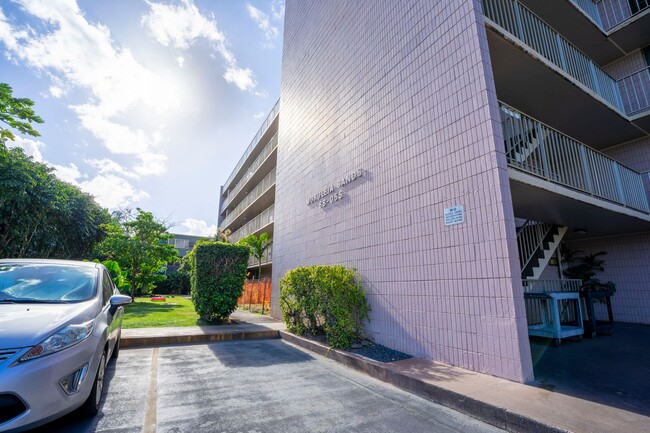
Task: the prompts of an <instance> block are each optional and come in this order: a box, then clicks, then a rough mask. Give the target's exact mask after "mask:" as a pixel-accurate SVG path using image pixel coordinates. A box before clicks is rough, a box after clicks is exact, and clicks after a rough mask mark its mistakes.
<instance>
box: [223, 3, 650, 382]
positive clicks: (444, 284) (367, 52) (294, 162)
mask: <svg viewBox="0 0 650 433" xmlns="http://www.w3.org/2000/svg"><path fill="white" fill-rule="evenodd" d="M649 28H650V10H649V9H648V8H647V5H646V4H645V3H643V2H641V3H639V1H638V0H630V1H628V0H602V1H599V2H593V1H591V0H555V1H549V2H537V1H534V0H521V1H517V0H483V1H482V2H481V1H478V0H449V1H446V2H431V1H426V0H405V1H398V2H395V1H388V0H385V1H366V2H364V1H354V2H353V1H345V0H340V1H328V2H323V1H317V0H313V1H308V0H294V1H289V0H288V1H287V4H286V14H285V32H284V52H283V64H282V68H283V69H282V86H281V101H282V121H281V122H279V124H278V125H277V126H276V128H277V144H276V146H277V148H274V150H273V152H274V157H273V158H274V161H275V163H274V167H273V169H272V170H271V171H270V172H269V173H271V172H272V173H273V180H274V182H273V197H274V200H273V202H264V203H265V204H264V205H261V204H260V206H258V207H257V210H256V211H255V212H253V214H256V215H260V214H261V213H260V211H261V210H263V208H265V207H264V206H266V205H269V206H270V205H273V209H274V211H273V212H272V214H273V218H272V219H273V238H274V251H273V267H272V276H273V284H274V287H277V283H278V280H279V278H280V277H281V276H282V275H283V274H284V273H285V272H286V271H287V270H289V269H293V268H295V267H297V266H302V265H310V264H345V265H348V266H353V267H355V268H357V269H358V272H359V273H360V274H361V275H362V276H363V277H364V286H365V288H366V290H367V297H368V299H369V301H370V304H371V306H372V312H371V320H370V324H369V326H368V328H367V331H368V333H369V334H370V336H371V337H372V338H373V339H374V340H375V341H377V342H378V343H381V344H384V345H386V346H389V347H391V348H394V349H397V350H401V351H404V352H407V353H409V354H412V355H415V356H420V357H426V358H429V359H433V360H438V361H441V362H445V363H449V364H453V365H457V366H460V367H464V368H467V369H471V370H474V371H479V372H483V373H488V374H492V375H496V376H500V377H504V378H508V379H511V380H515V381H520V382H525V381H530V380H532V379H533V368H532V362H531V355H530V348H529V343H528V324H529V319H530V318H529V317H527V312H526V305H525V301H524V291H525V290H527V288H530V287H532V286H534V284H538V283H539V284H541V282H542V281H544V284H545V285H547V286H553V284H561V283H560V280H561V279H562V278H563V277H562V275H561V272H560V271H559V269H560V267H553V266H548V262H549V261H550V260H551V259H552V257H553V256H558V254H557V247H558V245H559V244H560V243H564V244H565V245H567V246H569V247H570V248H572V249H580V250H583V251H586V252H597V251H607V253H608V255H607V256H606V272H605V274H604V275H602V276H601V279H603V280H605V281H606V280H612V281H615V282H616V284H617V293H616V295H615V296H614V297H613V299H612V301H613V304H614V310H615V314H616V319H617V320H621V321H627V322H635V323H650V287H649V283H648V282H649V281H650V266H649V265H650V207H649V206H648V197H649V195H650V194H649V192H648V191H650V178H649V176H648V172H649V170H650V72H649V69H648V60H649V58H650V56H649V55H648V50H647V49H646V47H648V46H649V45H650V32H649V31H648V29H649ZM272 114H273V113H272ZM275 118H276V119H277V115H275ZM267 122H268V120H267ZM272 134H275V132H273V133H272ZM258 135H260V134H259V133H258ZM268 138H269V139H270V137H268ZM251 146H252V148H253V149H257V148H262V146H266V144H263V143H262V141H261V139H259V140H258V141H257V142H256V143H255V144H253V143H252V144H251ZM254 151H255V150H253V151H251V152H250V154H249V155H248V156H246V154H245V155H244V157H243V158H242V160H243V162H242V161H240V164H238V168H237V169H236V170H235V171H234V172H233V175H231V179H229V182H228V183H227V184H226V185H225V186H224V188H223V189H222V205H221V207H220V210H221V215H220V221H222V218H227V215H233V216H232V217H231V219H230V220H227V219H226V220H223V221H226V222H228V223H229V222H230V221H235V220H237V221H238V222H237V223H236V224H234V225H232V226H229V225H228V224H222V228H229V227H233V228H235V229H237V227H238V226H237V225H238V224H240V223H241V224H242V225H241V226H239V227H240V228H241V227H244V225H245V224H244V220H243V219H242V220H238V219H237V218H240V217H239V216H237V215H239V214H238V213H237V212H233V211H232V210H230V211H229V209H231V207H228V206H231V205H228V204H225V205H224V197H228V196H229V195H233V194H234V196H235V197H238V196H237V194H243V193H241V192H237V191H236V190H237V188H233V187H232V184H233V183H237V181H236V180H235V179H236V178H242V179H243V178H244V173H250V171H247V169H245V168H242V167H245V166H248V165H249V164H248V161H251V162H252V161H253V160H256V158H257V156H255V155H253V152H254ZM247 152H248V151H247ZM251 166H254V164H252V165H251ZM253 171H255V170H253ZM263 173H264V172H261V173H260V174H259V175H258V176H256V178H258V177H260V176H262V174H263ZM250 176H251V177H252V176H255V175H254V174H252V175H250ZM251 182H252V181H251ZM242 188H244V187H242ZM244 189H245V188H244ZM267 190H268V189H267ZM267 190H264V187H262V188H261V189H260V191H258V194H260V196H261V195H263V194H265V192H264V191H267ZM230 191H235V192H234V193H233V192H230ZM239 191H241V189H240V190H239ZM224 194H225V195H224ZM235 200H236V198H233V199H232V201H235ZM250 200H251V204H249V205H248V206H249V207H252V206H253V205H254V203H255V200H256V199H254V198H251V199H250ZM224 206H226V207H224ZM242 213H243V212H242ZM255 227H258V225H255V224H253V225H251V229H250V230H253V229H254V228H255ZM250 230H249V231H250ZM277 296H278V293H277V290H275V291H274V293H273V301H272V311H273V314H274V315H275V316H279V314H280V313H279V306H278V302H277V299H278V298H277Z"/></svg>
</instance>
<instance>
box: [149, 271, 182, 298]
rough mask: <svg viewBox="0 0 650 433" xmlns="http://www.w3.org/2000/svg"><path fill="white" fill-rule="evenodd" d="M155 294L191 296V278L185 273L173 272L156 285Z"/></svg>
mask: <svg viewBox="0 0 650 433" xmlns="http://www.w3.org/2000/svg"><path fill="white" fill-rule="evenodd" d="M153 292H154V293H156V294H159V295H189V294H190V276H189V275H188V274H187V273H185V272H172V273H170V274H168V275H167V278H166V279H164V280H163V281H159V282H157V283H156V287H155V288H154V290H153Z"/></svg>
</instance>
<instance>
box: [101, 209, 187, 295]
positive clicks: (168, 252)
mask: <svg viewBox="0 0 650 433" xmlns="http://www.w3.org/2000/svg"><path fill="white" fill-rule="evenodd" d="M103 228H104V229H105V230H106V233H107V237H106V239H104V240H103V241H102V242H101V243H100V244H98V245H97V248H96V249H95V253H96V255H97V256H98V257H99V258H101V259H111V260H114V261H116V262H117V263H118V264H119V265H120V268H121V270H122V271H123V272H125V273H126V278H127V281H128V283H129V284H130V286H131V298H135V296H136V295H146V294H150V293H151V290H152V289H153V287H154V284H155V283H156V282H158V281H162V280H164V279H165V278H166V277H165V275H163V274H161V273H160V270H161V268H162V267H163V266H164V265H165V264H166V263H167V262H173V261H176V260H178V250H176V248H174V246H173V245H168V244H167V240H168V239H170V238H171V237H172V235H170V234H169V233H167V227H165V225H164V224H163V223H161V222H159V221H157V220H156V218H155V217H154V215H153V214H152V213H151V212H146V211H143V210H142V209H140V208H138V209H137V215H133V214H132V212H130V211H126V212H118V213H115V214H114V219H113V221H112V222H110V223H109V224H104V225H103Z"/></svg>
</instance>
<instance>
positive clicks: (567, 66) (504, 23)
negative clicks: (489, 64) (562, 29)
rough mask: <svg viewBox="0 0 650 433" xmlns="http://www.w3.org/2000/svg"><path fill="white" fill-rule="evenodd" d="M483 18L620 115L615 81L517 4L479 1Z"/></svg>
mask: <svg viewBox="0 0 650 433" xmlns="http://www.w3.org/2000/svg"><path fill="white" fill-rule="evenodd" d="M483 8H484V13H485V16H486V17H487V18H488V19H490V20H492V21H493V22H494V23H495V24H497V25H498V26H500V27H502V28H503V29H504V30H506V31H507V32H509V33H511V34H512V35H513V36H515V37H516V38H518V39H519V40H521V41H522V42H523V43H525V44H526V45H528V46H529V47H530V48H532V49H533V50H534V51H536V52H537V54H539V55H540V56H541V57H543V58H545V59H546V60H548V61H549V62H551V63H552V64H554V65H555V66H557V67H558V68H560V69H561V70H562V71H564V72H566V73H567V74H568V75H570V76H571V77H573V78H574V79H575V80H577V81H578V82H579V83H581V84H583V85H584V86H586V87H587V88H588V89H590V90H591V91H593V92H594V93H596V94H597V95H599V96H600V97H601V98H602V99H604V100H605V101H607V102H608V103H609V104H611V105H612V106H613V107H615V108H617V109H618V110H620V111H621V112H622V111H624V110H623V102H622V100H621V95H620V93H619V89H618V85H617V84H616V80H614V79H613V78H612V77H611V76H609V75H608V74H607V73H606V72H605V71H604V70H602V69H601V68H600V67H599V66H598V65H597V64H596V63H594V61H593V60H591V59H590V58H589V57H587V56H586V55H585V54H584V53H583V52H582V51H580V50H579V49H578V48H576V47H575V46H574V45H572V44H571V43H570V42H569V41H567V40H566V39H565V38H564V37H562V35H560V34H559V33H558V32H557V31H555V30H554V29H553V28H552V27H551V26H549V25H548V24H546V23H545V22H544V21H543V20H542V19H541V18H539V17H538V16H537V15H535V14H534V13H533V12H532V11H531V10H530V9H528V8H527V7H525V6H524V5H522V4H521V3H519V2H518V1H517V0H483Z"/></svg>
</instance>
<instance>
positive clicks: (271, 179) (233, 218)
mask: <svg viewBox="0 0 650 433" xmlns="http://www.w3.org/2000/svg"><path fill="white" fill-rule="evenodd" d="M274 197H275V169H273V171H271V172H270V173H269V174H268V175H267V176H266V177H265V178H264V179H263V180H262V181H261V182H260V183H259V184H258V185H257V186H256V187H255V188H253V190H252V191H251V192H250V193H249V194H248V195H247V196H246V197H245V198H244V200H242V201H241V203H239V204H238V205H237V207H236V208H234V209H233V210H232V211H231V212H230V213H228V215H226V217H225V218H224V219H223V221H222V222H221V225H222V227H223V229H224V230H225V229H227V228H231V227H233V226H236V225H237V224H236V223H243V221H245V220H246V215H245V213H246V214H252V215H257V214H259V213H261V211H262V209H264V208H265V207H262V208H260V209H257V208H259V207H260V206H263V205H266V207H268V206H269V204H270V203H271V202H273V199H274Z"/></svg>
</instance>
